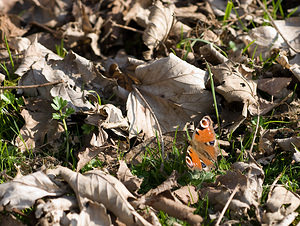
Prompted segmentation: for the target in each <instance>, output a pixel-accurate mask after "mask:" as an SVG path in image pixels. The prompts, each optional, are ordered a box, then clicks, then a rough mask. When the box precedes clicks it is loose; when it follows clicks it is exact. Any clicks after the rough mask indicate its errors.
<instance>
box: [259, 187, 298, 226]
mask: <svg viewBox="0 0 300 226" xmlns="http://www.w3.org/2000/svg"><path fill="white" fill-rule="evenodd" d="M270 192H271V196H270V197H269V199H268V200H267V203H266V206H267V210H266V211H265V212H264V214H263V218H262V223H263V224H265V225H290V224H291V223H292V222H293V221H294V219H295V218H296V217H297V215H298V213H297V212H294V211H296V210H297V208H298V207H299V206H300V198H299V196H298V195H296V194H293V193H292V192H290V191H288V190H287V189H286V188H285V187H283V186H275V187H274V189H273V190H272V191H270Z"/></svg>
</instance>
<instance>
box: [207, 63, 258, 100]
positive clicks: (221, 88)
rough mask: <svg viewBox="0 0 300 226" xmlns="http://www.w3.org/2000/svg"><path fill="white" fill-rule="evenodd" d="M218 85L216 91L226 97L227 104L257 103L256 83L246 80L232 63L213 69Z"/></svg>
mask: <svg viewBox="0 0 300 226" xmlns="http://www.w3.org/2000/svg"><path fill="white" fill-rule="evenodd" d="M211 70H212V73H213V75H214V78H215V80H216V81H217V83H218V85H217V86H216V91H217V92H218V93H219V94H221V95H222V96H224V98H225V99H226V101H227V102H229V103H230V102H233V101H238V102H243V103H249V104H253V103H255V102H256V86H257V85H256V83H255V82H254V81H252V80H249V79H247V78H245V77H244V76H243V75H242V74H241V73H240V72H239V70H238V68H236V67H235V65H234V64H233V63H232V62H228V61H227V62H226V63H223V64H220V65H217V66H214V67H212V68H211Z"/></svg>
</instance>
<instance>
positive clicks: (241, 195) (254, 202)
mask: <svg viewBox="0 0 300 226" xmlns="http://www.w3.org/2000/svg"><path fill="white" fill-rule="evenodd" d="M232 168H233V171H228V172H227V174H225V175H222V176H220V177H218V178H217V182H216V183H215V185H214V186H210V187H206V188H202V189H201V194H202V195H201V197H204V196H205V195H208V197H209V200H210V201H211V202H212V203H213V205H214V206H215V208H216V209H217V210H222V209H223V207H224V205H225V204H226V202H227V200H228V199H229V196H230V194H231V192H232V191H233V190H234V188H235V187H236V186H240V189H239V191H238V192H237V193H236V194H235V196H234V197H233V199H232V201H231V202H230V204H229V208H230V209H232V210H234V212H235V215H237V216H239V217H240V216H241V215H243V214H245V213H246V212H247V210H249V209H250V206H254V207H255V208H256V211H257V212H256V214H257V215H258V214H259V210H258V206H259V200H260V197H261V195H262V184H263V179H264V172H263V170H262V169H261V168H259V167H258V166H257V165H256V164H254V163H250V164H248V163H243V162H236V163H234V164H233V165H232ZM242 172H243V173H244V174H242Z"/></svg>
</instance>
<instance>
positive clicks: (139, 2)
mask: <svg viewBox="0 0 300 226" xmlns="http://www.w3.org/2000/svg"><path fill="white" fill-rule="evenodd" d="M133 2H134V3H133V4H132V6H131V7H130V8H129V10H128V11H127V12H123V14H125V15H124V17H123V20H124V21H126V22H127V24H129V22H130V21H131V20H134V21H136V22H137V24H138V25H140V26H142V27H146V26H147V24H148V23H149V21H148V17H149V14H150V10H149V9H148V7H149V6H151V4H152V1H151V0H134V1H133Z"/></svg>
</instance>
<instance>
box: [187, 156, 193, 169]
mask: <svg viewBox="0 0 300 226" xmlns="http://www.w3.org/2000/svg"><path fill="white" fill-rule="evenodd" d="M185 162H186V164H187V166H188V167H190V168H193V167H194V163H193V161H192V159H191V157H190V156H186V157H185Z"/></svg>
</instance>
